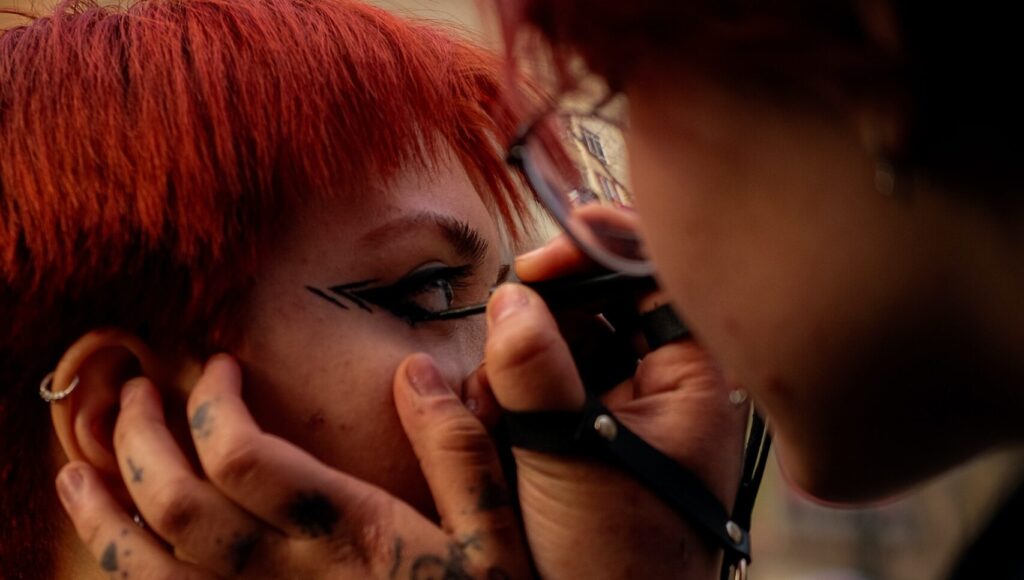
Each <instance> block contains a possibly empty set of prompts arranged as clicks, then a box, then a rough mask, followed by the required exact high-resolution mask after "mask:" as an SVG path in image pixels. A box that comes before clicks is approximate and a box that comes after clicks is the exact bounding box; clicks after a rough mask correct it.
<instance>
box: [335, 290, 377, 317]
mask: <svg viewBox="0 0 1024 580" xmlns="http://www.w3.org/2000/svg"><path fill="white" fill-rule="evenodd" d="M332 292H334V293H335V294H337V295H338V296H341V297H342V298H348V299H349V300H351V301H352V303H353V304H355V305H356V306H358V307H359V308H361V309H363V310H365V311H367V312H373V310H371V309H370V307H369V306H367V305H366V302H364V301H363V299H362V298H360V297H359V296H357V295H356V294H355V292H356V290H341V289H338V290H334V289H332Z"/></svg>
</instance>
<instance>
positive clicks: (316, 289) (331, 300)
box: [306, 286, 350, 310]
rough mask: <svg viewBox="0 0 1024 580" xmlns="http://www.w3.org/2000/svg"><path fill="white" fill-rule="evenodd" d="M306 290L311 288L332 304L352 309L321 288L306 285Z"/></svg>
mask: <svg viewBox="0 0 1024 580" xmlns="http://www.w3.org/2000/svg"><path fill="white" fill-rule="evenodd" d="M306 290H309V291H310V292H312V293H313V294H316V295H317V296H319V297H321V298H323V299H324V300H326V301H328V302H330V303H331V304H333V305H335V306H337V307H338V308H342V309H344V310H350V308H349V307H348V306H345V305H344V304H342V303H341V302H339V301H338V300H337V299H335V298H334V297H333V296H331V295H330V294H328V293H326V292H324V291H323V290H321V289H319V288H314V287H312V286H306Z"/></svg>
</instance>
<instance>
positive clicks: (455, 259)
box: [0, 0, 524, 577]
mask: <svg viewBox="0 0 1024 580" xmlns="http://www.w3.org/2000/svg"><path fill="white" fill-rule="evenodd" d="M499 76H500V74H499V72H498V65H497V61H496V59H494V58H493V57H491V56H489V55H486V54H484V53H482V52H481V51H480V50H478V49H477V48H474V47H472V46H470V45H468V44H466V43H464V42H462V41H459V40H455V39H454V38H453V37H452V36H449V35H448V34H446V33H444V32H442V31H440V30H438V29H437V28H436V27H431V26H426V25H418V24H412V23H409V22H405V21H402V20H400V19H398V18H396V17H394V16H392V15H389V14H388V13H386V12H383V11H381V10H379V9H375V8H369V7H366V6H364V5H362V4H359V3H356V2H350V1H347V0H251V1H249V0H246V1H238V2H224V1H219V0H185V1H179V0H167V1H164V0H153V1H143V2H138V3H134V4H131V5H129V6H127V7H120V8H118V7H100V6H96V5H93V4H89V3H81V2H74V3H65V4H62V5H60V6H58V7H57V8H56V9H55V10H54V11H53V13H52V14H51V15H49V16H45V17H40V18H35V19H33V20H31V21H30V22H28V23H27V24H25V25H23V26H19V27H17V28H13V29H10V30H7V31H6V32H3V33H2V34H0V151H2V152H3V153H2V154H0V320H2V321H3V329H2V332H0V442H2V443H0V466H2V467H0V469H2V471H0V486H2V489H3V492H2V493H0V508H2V510H0V513H2V519H3V521H2V525H0V560H2V561H3V563H4V574H5V575H7V574H9V575H10V577H20V575H25V576H26V577H28V576H32V577H36V576H38V577H49V576H50V575H51V573H52V572H53V570H52V568H51V566H52V562H53V561H54V559H55V558H56V560H57V561H58V562H59V561H61V560H62V559H63V558H65V557H67V556H68V554H69V553H70V552H73V550H68V549H66V548H67V546H63V547H62V549H57V544H59V542H61V541H62V540H64V539H65V538H67V537H69V535H68V534H70V533H71V532H70V529H69V527H67V526H65V525H64V523H63V522H65V518H64V517H63V515H60V514H59V510H58V508H57V507H56V506H57V502H56V496H55V494H54V491H53V483H52V482H53V476H54V474H55V469H56V467H58V466H59V465H60V464H61V463H62V462H63V461H65V460H66V459H77V460H83V461H87V462H89V463H91V464H92V465H94V466H95V467H96V468H97V469H98V470H99V471H100V472H101V473H102V474H104V475H105V476H106V477H107V478H108V479H109V481H110V483H111V485H113V486H115V488H116V486H119V485H123V484H121V483H120V478H119V477H118V470H117V465H116V459H115V457H114V454H113V451H112V443H111V430H112V427H113V424H114V420H115V419H116V416H117V410H118V400H119V390H120V388H121V386H122V384H123V383H124V382H125V381H126V380H127V379H128V378H130V377H132V376H136V375H138V374H144V375H146V376H148V377H150V378H151V379H153V381H154V382H155V383H156V384H157V385H158V387H159V388H160V389H161V390H162V392H163V394H164V398H165V401H167V405H168V410H169V412H168V416H169V420H170V421H172V423H173V424H172V427H176V428H178V429H180V431H181V432H182V442H185V441H187V433H188V429H187V426H186V425H184V401H185V399H186V396H187V393H188V391H189V389H190V387H191V385H192V384H193V382H194V380H195V379H196V377H197V376H198V374H199V372H200V369H201V365H202V363H203V362H204V361H205V359H206V358H207V357H208V356H209V355H210V354H211V353H213V352H216V351H221V350H224V351H227V352H230V353H233V354H234V355H236V356H237V357H238V358H239V359H240V362H241V364H242V367H243V371H244V373H245V384H246V391H245V393H246V398H247V401H248V402H249V404H250V405H251V407H252V409H253V412H254V415H255V417H256V419H257V421H258V422H259V423H260V424H261V426H263V427H264V428H266V429H267V430H269V431H271V432H273V433H276V434H279V435H282V436H284V437H286V438H288V439H290V440H293V441H295V442H296V443H298V444H299V445H301V446H302V447H303V448H305V449H306V450H308V451H310V452H311V453H312V454H314V455H315V456H316V457H317V458H319V459H320V460H322V461H324V462H325V463H327V464H329V465H332V466H335V467H337V468H340V469H342V470H344V471H346V472H348V473H350V474H352V475H354V476H356V477H359V478H362V479H365V480H367V481H369V482H371V483H375V484H378V485H380V486H382V487H384V488H385V489H387V490H389V491H391V492H392V493H394V494H396V495H397V496H399V497H400V498H402V499H404V500H406V501H408V502H409V503H410V504H412V505H413V506H415V507H416V508H418V509H420V510H421V511H423V512H424V513H426V514H427V515H432V514H434V508H433V505H432V500H431V498H430V495H429V491H428V490H427V488H426V486H425V483H424V481H423V478H422V475H421V474H420V471H419V467H418V464H417V462H416V459H415V457H414V456H413V454H412V452H411V448H410V446H409V444H408V441H407V440H406V438H405V436H404V434H403V432H402V430H401V427H400V425H399V423H398V420H397V416H396V415H395V411H394V408H393V403H392V401H391V384H392V377H393V375H394V372H395V369H396V368H397V366H398V364H399V362H400V361H401V360H402V359H403V358H404V357H405V356H406V355H408V354H410V353H412V352H416V351H424V352H427V353H429V354H431V355H432V356H433V358H434V360H435V361H436V363H437V365H438V367H439V369H441V371H442V374H443V375H444V376H445V377H446V378H447V379H448V381H449V382H450V383H452V384H458V383H460V381H461V379H462V377H464V376H466V375H467V374H469V373H470V372H471V371H472V370H473V369H475V367H476V366H477V365H478V364H479V362H480V359H481V353H482V347H483V342H482V341H483V333H484V328H483V322H482V320H479V319H464V320H461V321H452V322H432V323H420V324H413V323H412V322H411V320H410V312H415V311H417V310H435V309H443V308H445V307H447V306H451V305H453V304H454V305H458V304H460V303H469V302H479V301H482V300H484V299H485V298H486V296H487V292H488V289H489V288H490V287H491V286H492V285H493V284H494V283H495V281H496V279H497V278H498V277H499V276H500V273H501V270H502V268H501V262H502V247H503V245H504V243H505V241H509V240H511V241H513V242H514V241H515V240H518V239H521V233H522V228H523V226H522V223H523V222H522V221H521V219H520V216H522V215H523V213H522V210H523V207H524V201H523V199H522V198H521V197H519V193H518V190H517V189H516V188H515V187H514V184H513V182H512V181H511V179H510V176H509V174H508V173H507V172H506V171H505V168H504V163H503V160H502V157H501V153H500V151H499V148H498V147H497V146H496V145H497V143H500V142H503V141H505V140H507V138H508V136H509V134H510V133H511V129H512V126H511V121H512V118H511V116H510V115H508V114H507V113H504V112H503V109H502V108H501V99H499V94H498V93H499V90H498V87H499V85H500V83H499V82H498V79H499ZM335 286H340V287H343V288H342V289H341V290H339V291H338V293H337V295H335V296H333V297H331V298H330V299H325V295H324V294H322V295H317V294H315V293H313V292H311V291H310V290H309V289H308V288H307V287H313V288H330V287H335ZM382 287H390V288H391V291H388V292H377V293H376V294H374V295H373V297H372V298H371V297H369V295H368V294H362V293H361V291H364V290H371V289H377V288H382ZM361 296H362V298H361ZM50 371H55V373H54V376H53V382H52V386H51V388H52V389H53V390H59V389H63V388H65V387H66V386H68V384H70V383H71V382H72V381H73V380H76V379H77V380H78V381H79V384H78V386H77V388H76V389H75V390H74V391H73V393H72V394H71V396H70V397H68V398H67V399H64V400H62V401H60V402H58V403H55V404H53V405H52V406H47V405H46V404H44V403H43V402H42V401H41V400H40V398H39V396H38V393H37V389H38V385H39V384H40V380H41V379H42V378H43V377H44V376H45V375H46V374H47V373H48V372H50ZM175 419H177V422H176V423H174V420H175ZM122 489H123V488H122ZM55 554H56V555H58V556H57V557H55ZM59 565H60V564H58V566H59Z"/></svg>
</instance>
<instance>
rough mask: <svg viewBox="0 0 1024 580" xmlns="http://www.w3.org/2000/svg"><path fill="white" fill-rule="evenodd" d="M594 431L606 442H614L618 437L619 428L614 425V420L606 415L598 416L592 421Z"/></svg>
mask: <svg viewBox="0 0 1024 580" xmlns="http://www.w3.org/2000/svg"><path fill="white" fill-rule="evenodd" d="M594 431H597V434H598V435H600V436H601V437H602V438H603V439H605V440H607V441H614V440H615V438H616V437H617V436H618V435H619V427H618V425H616V424H615V419H612V418H611V417H609V416H608V415H604V414H602V415H598V416H597V418H596V419H594Z"/></svg>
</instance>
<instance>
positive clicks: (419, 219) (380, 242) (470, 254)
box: [357, 212, 489, 263]
mask: <svg viewBox="0 0 1024 580" xmlns="http://www.w3.org/2000/svg"><path fill="white" fill-rule="evenodd" d="M414 229H436V230H438V231H440V233H441V234H442V235H443V236H444V237H445V239H446V240H447V241H448V243H449V244H451V245H452V248H453V249H454V250H455V253H457V254H458V255H459V257H460V258H462V259H464V260H467V261H469V262H472V263H478V262H480V261H482V260H483V258H484V256H485V255H486V254H487V250H488V249H489V245H488V243H487V240H485V239H484V237H483V236H482V235H481V234H480V232H479V231H477V230H475V229H474V228H473V227H472V226H470V225H469V224H468V223H466V222H464V221H462V220H460V219H458V218H455V217H452V216H450V215H445V214H440V213H435V212H418V213H413V214H409V215H404V216H401V217H399V218H396V219H394V220H391V221H388V222H386V223H384V224H382V225H381V226H378V227H376V228H374V229H373V230H371V231H369V232H367V233H366V234H365V235H363V236H362V237H361V238H359V240H358V241H357V245H359V246H360V247H363V248H380V247H382V246H385V245H386V244H387V243H388V242H389V241H391V240H392V239H394V238H395V237H396V236H399V235H403V234H407V233H408V232H409V231H410V230H414Z"/></svg>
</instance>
